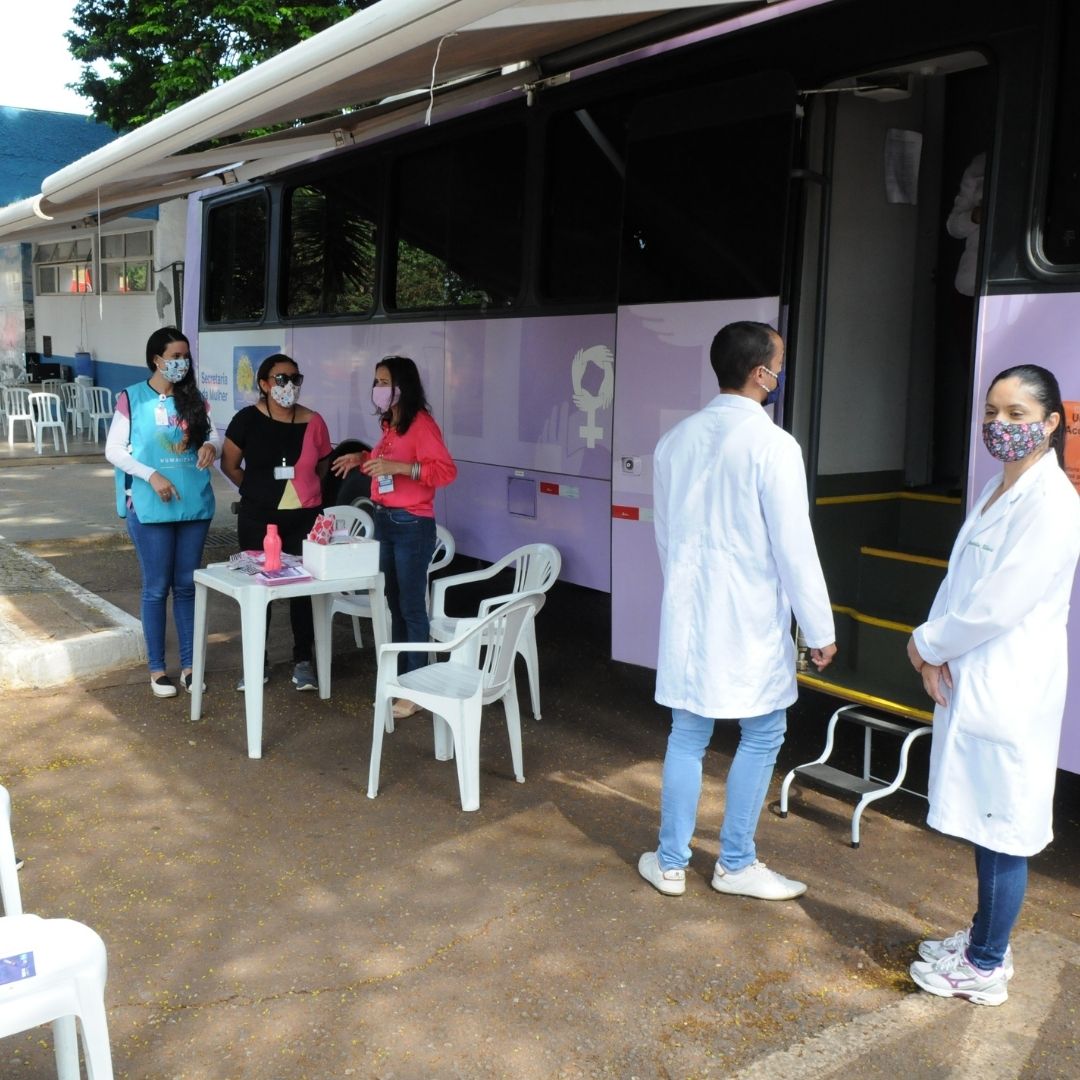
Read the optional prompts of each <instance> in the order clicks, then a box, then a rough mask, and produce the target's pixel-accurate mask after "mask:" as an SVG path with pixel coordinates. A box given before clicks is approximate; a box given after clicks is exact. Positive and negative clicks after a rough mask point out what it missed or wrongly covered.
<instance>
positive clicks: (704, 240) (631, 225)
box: [619, 77, 793, 304]
mask: <svg viewBox="0 0 1080 1080" xmlns="http://www.w3.org/2000/svg"><path fill="white" fill-rule="evenodd" d="M760 81H761V82H762V85H763V88H762V89H761V90H760V91H756V92H755V93H753V94H747V95H746V96H745V97H744V96H739V97H738V98H736V97H735V96H734V95H733V94H731V93H730V92H728V91H726V90H722V89H721V90H718V91H714V92H713V93H712V94H709V93H703V92H701V91H697V92H696V93H695V95H694V96H693V97H692V98H690V99H689V100H688V101H686V102H683V101H682V100H681V99H676V98H675V95H672V99H671V101H668V100H666V99H660V100H658V101H656V102H653V103H650V104H649V105H647V106H645V107H644V108H641V109H639V112H638V114H637V115H636V116H635V118H634V120H633V121H632V122H633V123H634V125H635V128H636V129H637V130H635V131H634V132H632V135H633V142H632V145H631V149H630V154H629V161H628V165H627V175H626V209H625V213H624V220H623V236H622V256H621V257H622V276H621V279H620V288H619V291H620V296H619V302H620V303H621V304H636V303H662V302H669V301H691V300H711V299H716V298H720V297H723V298H725V299H733V300H734V299H739V298H742V297H752V296H777V295H779V292H780V275H781V263H782V256H783V251H784V228H785V222H784V212H785V209H786V206H787V181H788V172H789V169H790V161H791V152H792V115H791V114H792V109H793V103H789V101H788V100H786V98H785V95H787V97H791V92H790V91H787V90H786V88H785V87H783V86H780V87H778V88H776V89H774V88H773V87H772V86H771V84H769V85H767V84H768V83H769V80H766V79H765V78H764V77H762V79H761V80H760ZM680 97H681V96H680ZM725 97H730V98H731V99H732V100H730V101H727V102H725V101H724V98H725ZM714 99H715V100H714ZM676 102H677V104H676ZM740 114H741V115H740ZM673 116H678V118H679V121H678V122H672V117H673ZM665 118H666V126H665V124H664V123H660V122H658V121H660V120H664V119H665ZM642 128H645V130H642ZM650 128H651V129H652V130H648V129H650Z"/></svg>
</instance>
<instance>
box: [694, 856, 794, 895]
mask: <svg viewBox="0 0 1080 1080" xmlns="http://www.w3.org/2000/svg"><path fill="white" fill-rule="evenodd" d="M712 887H713V888H714V889H715V890H716V891H717V892H722V893H728V894H729V895H731V896H752V897H754V898H755V899H757V900H794V899H795V897H796V896H802V894H803V893H804V892H806V886H805V885H804V884H803V883H802V882H801V881H792V880H791V878H786V877H784V875H783V874H778V873H777V872H776V871H775V870H770V869H769V868H768V867H767V866H766V865H765V864H764V863H763V862H760V861H759V860H757V859H755V860H754V861H753V862H752V863H751V864H750V865H749V866H744V867H743V868H742V869H741V870H725V869H724V868H723V867H722V866H721V865H720V864H719V863H717V864H716V869H715V870H714V871H713V879H712Z"/></svg>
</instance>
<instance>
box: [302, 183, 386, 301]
mask: <svg viewBox="0 0 1080 1080" xmlns="http://www.w3.org/2000/svg"><path fill="white" fill-rule="evenodd" d="M379 190H380V185H379V178H378V170H373V169H370V168H363V169H356V170H352V171H349V172H347V173H341V174H338V175H337V176H332V177H324V178H320V179H319V180H316V181H314V182H312V183H310V184H304V185H303V186H300V187H294V188H290V189H289V190H288V191H287V192H286V193H285V212H284V221H285V229H284V241H283V258H282V265H283V266H284V267H285V279H284V282H283V286H282V296H281V308H282V314H283V315H286V316H289V317H294V318H295V317H297V316H303V315H366V314H367V313H368V312H370V311H371V310H372V308H373V307H374V306H375V270H376V265H377V264H376V251H375V221H374V216H375V215H374V209H375V207H376V206H377V205H378V198H379Z"/></svg>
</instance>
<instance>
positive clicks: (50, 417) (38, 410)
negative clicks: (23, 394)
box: [30, 394, 68, 454]
mask: <svg viewBox="0 0 1080 1080" xmlns="http://www.w3.org/2000/svg"><path fill="white" fill-rule="evenodd" d="M30 411H31V413H33V415H34V449H35V450H36V451H37V452H38V453H39V454H40V453H41V452H42V447H41V443H42V439H43V437H44V435H45V432H46V431H51V432H52V441H53V449H54V450H59V449H60V440H61V439H63V440H64V453H65V454H66V453H67V448H68V441H67V428H66V427H65V426H64V409H63V405H62V404H61V402H60V398H59V396H58V395H57V394H31V395H30Z"/></svg>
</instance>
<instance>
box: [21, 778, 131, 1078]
mask: <svg viewBox="0 0 1080 1080" xmlns="http://www.w3.org/2000/svg"><path fill="white" fill-rule="evenodd" d="M0 895H2V897H3V901H4V916H3V918H0V957H7V958H17V961H16V962H22V964H23V966H24V969H26V968H27V967H28V963H29V962H30V961H32V962H33V974H32V975H30V976H29V977H23V978H19V979H17V980H16V981H14V982H7V983H4V984H2V985H0V1037H5V1036H7V1035H15V1034H17V1033H18V1032H20V1031H26V1030H28V1029H29V1028H33V1027H38V1026H39V1025H41V1024H52V1029H53V1050H54V1052H55V1054H56V1075H57V1077H58V1080H79V1076H80V1071H79V1047H78V1039H77V1034H76V1026H75V1022H76V1020H78V1025H79V1031H81V1034H82V1045H83V1057H84V1059H85V1061H86V1074H87V1076H88V1077H89V1080H113V1069H112V1052H111V1051H110V1049H109V1027H108V1021H107V1019H106V1016H105V978H106V974H107V966H108V965H107V961H106V955H105V945H104V943H103V942H102V940H101V938H100V937H98V935H97V934H95V933H94V931H93V930H91V929H90V927H88V926H83V924H82V923H78V922H73V921H72V920H71V919H42V918H39V917H38V916H37V915H24V914H23V913H22V898H21V896H20V894H19V879H18V877H17V875H16V872H15V849H14V846H13V844H12V842H11V798H10V796H9V795H8V792H7V789H6V788H4V787H0Z"/></svg>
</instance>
